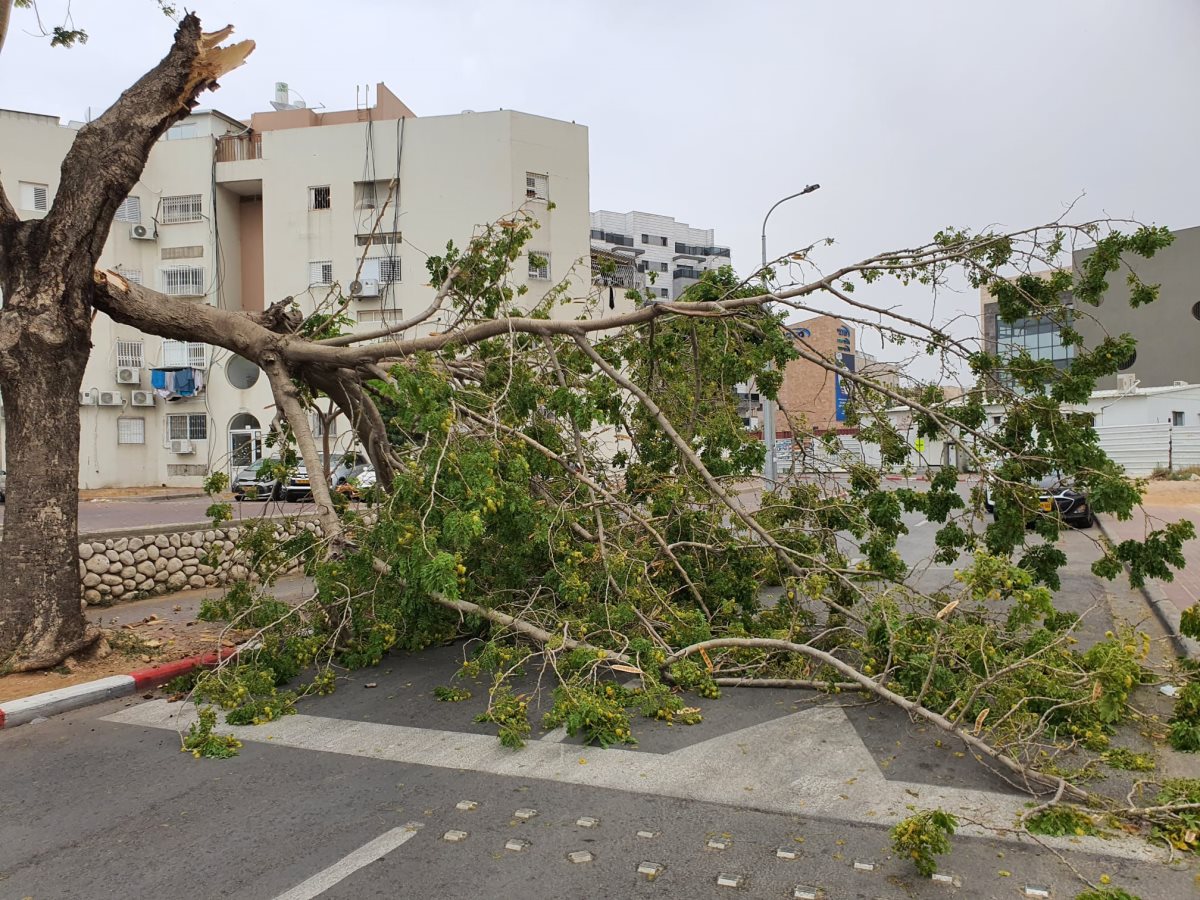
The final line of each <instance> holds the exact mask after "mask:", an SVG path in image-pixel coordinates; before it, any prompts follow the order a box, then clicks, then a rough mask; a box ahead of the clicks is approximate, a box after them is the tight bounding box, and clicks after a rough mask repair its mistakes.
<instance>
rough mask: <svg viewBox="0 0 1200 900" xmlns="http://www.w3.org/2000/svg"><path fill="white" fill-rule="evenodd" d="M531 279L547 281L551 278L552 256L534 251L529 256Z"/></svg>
mask: <svg viewBox="0 0 1200 900" xmlns="http://www.w3.org/2000/svg"><path fill="white" fill-rule="evenodd" d="M529 277H530V278H537V279H539V280H541V281H547V280H549V278H550V254H549V253H538V252H537V251H534V252H532V253H530V254H529Z"/></svg>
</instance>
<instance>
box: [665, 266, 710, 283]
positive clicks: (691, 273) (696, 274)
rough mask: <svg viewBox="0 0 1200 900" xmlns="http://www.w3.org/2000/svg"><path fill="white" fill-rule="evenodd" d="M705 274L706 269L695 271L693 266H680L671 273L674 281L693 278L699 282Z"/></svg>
mask: <svg viewBox="0 0 1200 900" xmlns="http://www.w3.org/2000/svg"><path fill="white" fill-rule="evenodd" d="M704 272H705V270H704V269H693V268H692V267H691V266H680V267H679V268H678V269H675V271H673V272H672V273H671V278H672V279H678V278H692V279H696V280H699V279H700V276H701V275H703V274H704Z"/></svg>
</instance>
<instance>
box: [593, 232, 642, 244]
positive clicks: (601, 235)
mask: <svg viewBox="0 0 1200 900" xmlns="http://www.w3.org/2000/svg"><path fill="white" fill-rule="evenodd" d="M592 240H593V241H604V242H605V243H608V244H616V245H617V246H618V247H632V246H633V238H632V237H630V236H629V235H627V234H617V233H616V232H615V231H603V230H601V229H599V228H593V229H592Z"/></svg>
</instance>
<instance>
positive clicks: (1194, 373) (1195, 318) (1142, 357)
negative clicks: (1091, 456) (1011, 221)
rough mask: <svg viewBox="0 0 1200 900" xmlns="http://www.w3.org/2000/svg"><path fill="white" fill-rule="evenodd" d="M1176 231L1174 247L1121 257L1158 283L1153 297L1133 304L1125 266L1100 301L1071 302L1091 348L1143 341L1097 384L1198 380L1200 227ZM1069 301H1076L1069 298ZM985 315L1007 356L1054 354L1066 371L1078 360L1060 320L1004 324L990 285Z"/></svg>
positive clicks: (989, 340) (992, 344)
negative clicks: (1122, 338) (1126, 338)
mask: <svg viewBox="0 0 1200 900" xmlns="http://www.w3.org/2000/svg"><path fill="white" fill-rule="evenodd" d="M1173 234H1174V236H1175V240H1174V242H1173V243H1172V244H1171V246H1169V247H1167V248H1166V249H1164V250H1160V251H1159V252H1158V253H1156V254H1155V255H1154V257H1153V258H1152V259H1143V258H1141V257H1138V256H1134V257H1128V258H1125V259H1124V260H1123V265H1125V266H1127V267H1128V269H1129V270H1132V271H1134V272H1136V273H1137V274H1138V276H1139V277H1140V278H1141V279H1142V281H1144V282H1146V283H1148V284H1158V285H1160V291H1159V296H1158V299H1157V300H1155V301H1154V302H1153V303H1151V304H1149V305H1148V306H1144V307H1140V308H1137V309H1134V308H1131V307H1130V305H1129V285H1128V283H1127V281H1126V272H1127V270H1122V271H1121V272H1118V273H1114V274H1113V275H1110V276H1109V278H1108V282H1109V289H1108V291H1107V292H1106V293H1105V295H1104V297H1103V300H1102V301H1101V303H1100V305H1099V306H1098V307H1093V306H1090V305H1083V304H1072V307H1073V314H1072V319H1071V325H1072V327H1073V328H1074V329H1075V330H1076V331H1078V332H1079V334H1080V335H1081V336H1082V337H1083V341H1084V346H1085V347H1087V348H1091V347H1094V346H1095V345H1096V344H1097V343H1099V342H1100V341H1101V340H1103V339H1104V337H1105V336H1106V335H1114V336H1115V335H1120V334H1130V335H1132V336H1133V337H1134V339H1135V340H1136V341H1137V348H1136V350H1135V351H1134V353H1133V355H1132V356H1130V357H1129V358H1128V359H1127V360H1125V362H1124V364H1123V365H1122V366H1121V369H1120V372H1119V373H1118V374H1116V375H1109V376H1107V377H1105V378H1101V379H1099V380H1098V381H1097V384H1096V387H1097V389H1099V390H1110V389H1111V390H1116V389H1117V388H1119V387H1121V388H1125V389H1128V386H1129V385H1130V384H1140V385H1142V386H1143V387H1161V386H1167V385H1174V384H1175V383H1176V382H1181V383H1185V384H1197V383H1200V354H1196V353H1195V352H1194V351H1193V348H1194V345H1195V342H1196V339H1197V338H1198V337H1200V226H1198V227H1194V228H1185V229H1182V230H1180V231H1176V232H1173ZM1091 252H1092V251H1091V250H1079V251H1076V252H1075V253H1074V254H1073V257H1072V265H1073V267H1074V268H1075V269H1076V270H1078V269H1079V268H1080V267H1081V266H1082V265H1083V262H1084V261H1085V260H1086V259H1087V258H1088V256H1090V255H1091ZM1064 299H1065V300H1066V301H1067V302H1068V303H1071V298H1069V297H1068V298H1064ZM980 314H981V320H982V321H981V333H982V336H983V346H984V349H985V350H986V351H988V352H990V353H997V354H999V355H1000V356H1002V357H1003V356H1009V355H1014V354H1016V353H1019V352H1020V351H1021V350H1026V351H1028V352H1029V354H1030V356H1032V357H1033V358H1034V359H1045V360H1050V361H1051V362H1053V363H1054V365H1055V366H1057V367H1058V368H1060V369H1063V368H1066V367H1067V366H1068V365H1069V364H1070V363H1071V361H1072V360H1073V359H1074V358H1075V348H1074V347H1072V346H1069V345H1065V344H1064V343H1063V342H1062V340H1061V337H1060V334H1059V326H1058V324H1056V323H1054V322H1052V321H1050V319H1049V318H1048V317H1046V316H1038V317H1030V318H1026V319H1021V320H1019V321H1016V322H1012V323H1007V322H1002V321H1001V320H1000V317H999V314H998V310H997V304H996V302H995V300H993V299H992V296H991V294H990V293H988V291H987V289H986V288H984V289H983V290H982V291H981V293H980Z"/></svg>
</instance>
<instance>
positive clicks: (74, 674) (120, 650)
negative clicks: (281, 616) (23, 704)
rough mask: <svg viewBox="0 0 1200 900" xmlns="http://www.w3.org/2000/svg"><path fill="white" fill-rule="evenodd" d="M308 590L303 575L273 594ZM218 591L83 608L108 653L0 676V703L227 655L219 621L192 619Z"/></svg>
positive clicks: (295, 598) (285, 596)
mask: <svg viewBox="0 0 1200 900" xmlns="http://www.w3.org/2000/svg"><path fill="white" fill-rule="evenodd" d="M310 586H311V582H310V581H309V579H307V578H305V577H303V576H296V577H293V578H283V579H280V580H279V582H278V583H277V584H276V586H275V590H274V592H273V593H274V595H275V597H276V598H277V599H279V600H282V601H284V602H285V603H295V602H299V601H300V600H301V599H303V598H304V597H306V596H307V591H308V589H309V588H310ZM221 593H222V589H221V588H203V589H200V590H194V591H180V592H178V593H174V594H165V595H163V596H161V597H151V598H148V599H146V600H135V601H133V602H131V603H117V604H114V605H113V606H108V607H99V606H96V607H89V608H88V610H87V617H88V619H89V620H90V621H92V622H95V623H96V624H98V625H100V626H102V627H103V628H104V629H105V630H106V631H108V632H109V644H110V646H111V647H112V652H111V653H110V654H109V655H108V656H106V657H104V658H103V659H91V660H87V661H84V662H81V663H79V664H78V665H76V666H73V667H68V666H62V667H59V668H57V669H52V670H49V671H41V672H29V673H21V674H14V675H5V676H3V677H0V704H4V705H6V706H7V705H8V703H9V702H10V701H13V700H20V699H22V698H26V697H32V696H33V695H38V694H43V693H46V692H48V691H58V690H61V689H63V688H78V689H79V692H84V691H86V689H85V688H82V687H81V686H82V685H87V684H89V683H99V682H105V681H108V680H111V679H112V678H113V677H114V676H126V675H131V674H134V673H142V674H145V675H147V676H152V675H153V673H155V672H156V671H157V670H160V669H161V670H163V671H167V670H170V671H172V672H174V667H177V665H178V663H179V662H180V660H189V659H191V660H194V659H199V658H202V657H205V656H207V655H211V654H212V653H214V652H218V651H221V652H228V651H229V650H231V649H232V647H233V644H234V642H233V641H232V640H231V641H228V642H227V643H223V642H221V639H220V634H221V629H222V628H223V627H224V623H221V622H201V621H199V620H198V619H197V618H196V614H197V613H198V612H199V610H200V603H201V602H202V601H203V600H204V599H205V598H208V597H219V596H220V595H221ZM126 626H132V627H126ZM237 640H239V641H240V640H244V636H238V637H237ZM176 674H177V673H176ZM143 680H144V679H143ZM0 727H3V721H0Z"/></svg>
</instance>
